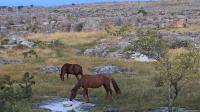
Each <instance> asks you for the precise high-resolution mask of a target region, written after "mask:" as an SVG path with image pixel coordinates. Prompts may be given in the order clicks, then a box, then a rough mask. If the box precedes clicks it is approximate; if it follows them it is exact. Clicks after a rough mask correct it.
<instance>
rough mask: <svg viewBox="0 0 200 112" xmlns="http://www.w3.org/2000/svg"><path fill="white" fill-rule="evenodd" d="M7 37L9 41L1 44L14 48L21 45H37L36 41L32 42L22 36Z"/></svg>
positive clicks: (28, 46) (27, 46) (31, 46)
mask: <svg viewBox="0 0 200 112" xmlns="http://www.w3.org/2000/svg"><path fill="white" fill-rule="evenodd" d="M7 39H8V42H7V43H4V44H3V45H1V46H2V47H4V48H13V47H16V46H19V45H21V46H23V47H25V48H34V47H35V46H36V44H35V43H34V42H30V41H28V40H25V39H23V38H20V37H10V38H7Z"/></svg>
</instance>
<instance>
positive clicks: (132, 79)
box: [0, 33, 200, 112]
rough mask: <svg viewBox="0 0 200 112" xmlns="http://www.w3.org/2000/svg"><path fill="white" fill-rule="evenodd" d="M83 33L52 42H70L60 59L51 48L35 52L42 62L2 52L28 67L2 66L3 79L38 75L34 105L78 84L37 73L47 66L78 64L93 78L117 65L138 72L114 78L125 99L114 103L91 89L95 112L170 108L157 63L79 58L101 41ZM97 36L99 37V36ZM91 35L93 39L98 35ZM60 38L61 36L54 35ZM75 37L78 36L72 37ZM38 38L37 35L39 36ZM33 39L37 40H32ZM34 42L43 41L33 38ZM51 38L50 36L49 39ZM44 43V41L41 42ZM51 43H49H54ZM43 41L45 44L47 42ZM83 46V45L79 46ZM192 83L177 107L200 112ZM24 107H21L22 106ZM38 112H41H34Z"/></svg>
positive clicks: (197, 90)
mask: <svg viewBox="0 0 200 112" xmlns="http://www.w3.org/2000/svg"><path fill="white" fill-rule="evenodd" d="M81 34H84V33H77V34H76V35H77V37H76V39H78V40H76V39H74V40H73V39H72V40H70V39H69V40H68V39H65V38H64V33H63V34H60V35H62V36H63V37H62V36H60V37H54V36H53V35H54V34H52V38H53V39H63V41H65V43H68V41H69V42H71V43H73V44H71V45H72V46H68V47H67V48H62V49H61V51H59V52H61V55H58V49H49V48H45V49H42V48H35V49H34V50H35V51H36V52H37V53H38V55H39V59H35V58H28V59H24V58H23V56H22V54H21V53H22V52H23V51H26V50H23V49H21V50H20V49H18V50H16V49H14V50H2V55H1V57H4V58H6V57H7V58H12V59H16V58H17V59H18V58H19V59H22V60H23V61H24V62H25V63H24V64H18V65H4V66H0V75H11V76H12V79H16V80H17V79H20V78H21V76H22V74H23V73H25V72H30V73H33V72H36V73H37V75H36V76H35V81H36V84H35V85H34V86H33V93H34V94H33V99H32V101H31V102H39V101H41V100H44V99H50V98H53V97H57V96H59V97H69V92H70V89H71V88H72V87H73V85H74V84H75V83H76V79H75V77H74V76H70V79H69V80H66V79H65V81H64V82H62V81H60V79H59V76H58V73H53V74H45V73H40V72H38V70H39V68H40V67H42V66H46V65H58V66H62V65H63V64H64V63H66V62H68V63H77V64H80V65H82V66H83V69H84V73H85V74H91V68H92V67H94V66H101V65H115V66H119V67H121V68H122V69H131V70H133V71H137V72H136V74H134V75H124V74H113V77H114V78H115V79H116V80H117V83H118V84H119V86H120V88H121V90H122V95H121V96H120V97H117V96H116V95H115V94H114V100H113V101H112V102H111V101H108V100H105V90H104V89H103V88H99V89H91V90H90V91H89V94H90V97H95V99H93V100H92V103H95V104H96V107H95V109H94V110H93V112H102V111H103V110H105V108H106V107H108V106H112V107H117V108H119V109H120V110H121V111H122V112H142V111H143V110H147V109H152V108H157V107H160V106H166V104H167V89H166V88H165V87H159V88H158V87H155V81H154V80H153V79H154V76H155V72H156V71H155V65H156V63H140V62H136V61H133V60H125V59H111V58H100V57H88V56H81V55H80V56H77V55H75V54H74V50H78V49H81V48H82V47H85V46H88V44H92V43H93V42H94V40H95V39H101V38H102V35H101V36H99V37H95V36H94V37H93V36H92V37H91V38H89V37H88V35H89V34H88V35H87V36H82V37H78V35H80V36H81ZM97 34H98V33H97ZM97 34H95V33H91V35H97ZM55 35H59V34H55ZM72 35H75V34H72ZM37 36H38V35H37ZM33 37H34V36H33ZM33 37H32V38H31V39H40V38H41V36H39V37H38V38H36V37H34V38H33ZM50 37H51V36H50ZM85 37H86V40H87V39H88V41H86V40H84V42H81V39H79V38H85ZM41 40H42V39H41ZM51 40H52V39H49V40H47V41H51ZM42 41H46V40H45V39H44V40H42ZM80 43H81V44H80ZM185 51H186V50H185V49H176V50H170V53H171V54H173V55H176V54H178V53H181V52H185ZM190 82H191V83H189V84H187V85H186V86H185V89H183V91H182V92H181V95H180V96H179V98H178V99H177V101H176V104H175V105H176V106H179V107H186V108H188V109H200V107H199V105H200V94H199V93H200V87H199V84H200V79H199V78H196V79H194V80H191V81H190ZM78 93H79V94H78V96H77V97H78V98H81V99H83V97H82V95H81V94H82V92H81V91H79V92H78ZM19 105H21V104H19ZM21 108H22V109H23V110H22V111H26V112H32V111H33V110H31V107H30V106H26V107H21ZM34 111H37V112H38V111H39V110H34Z"/></svg>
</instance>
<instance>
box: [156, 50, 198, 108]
mask: <svg viewBox="0 0 200 112" xmlns="http://www.w3.org/2000/svg"><path fill="white" fill-rule="evenodd" d="M158 68H159V74H160V75H159V78H158V79H157V82H158V83H157V84H158V85H159V86H167V87H168V107H169V112H173V108H172V107H173V105H174V102H175V100H176V99H177V97H178V96H179V94H180V92H181V90H182V88H183V87H184V85H185V84H187V83H188V80H189V79H191V78H192V77H194V76H196V75H198V74H199V68H200V53H199V51H197V50H191V51H188V52H187V53H182V54H180V55H178V56H176V57H175V58H174V59H170V58H169V56H165V57H163V58H162V59H161V60H160V62H159V67H158Z"/></svg>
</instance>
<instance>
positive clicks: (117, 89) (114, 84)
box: [112, 78, 121, 94]
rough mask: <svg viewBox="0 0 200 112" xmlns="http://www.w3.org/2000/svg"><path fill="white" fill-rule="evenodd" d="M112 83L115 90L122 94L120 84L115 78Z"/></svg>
mask: <svg viewBox="0 0 200 112" xmlns="http://www.w3.org/2000/svg"><path fill="white" fill-rule="evenodd" d="M112 85H113V87H114V89H115V92H116V93H117V94H121V90H120V89H119V86H118V85H117V82H116V81H115V79H114V78H112Z"/></svg>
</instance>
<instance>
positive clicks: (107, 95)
mask: <svg viewBox="0 0 200 112" xmlns="http://www.w3.org/2000/svg"><path fill="white" fill-rule="evenodd" d="M103 87H104V88H105V90H106V99H108V98H109V99H110V100H112V89H111V87H110V83H106V84H104V85H103Z"/></svg>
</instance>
